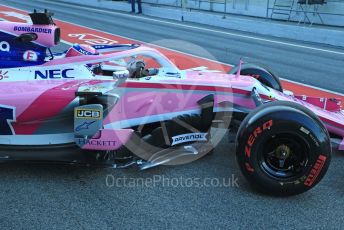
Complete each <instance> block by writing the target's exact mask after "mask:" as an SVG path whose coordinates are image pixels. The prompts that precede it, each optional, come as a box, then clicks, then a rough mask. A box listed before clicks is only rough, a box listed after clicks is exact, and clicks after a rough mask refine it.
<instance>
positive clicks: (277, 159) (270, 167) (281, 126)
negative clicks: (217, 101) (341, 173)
mask: <svg viewBox="0 0 344 230" xmlns="http://www.w3.org/2000/svg"><path fill="white" fill-rule="evenodd" d="M236 140H237V146H236V147H237V148H236V156H237V161H238V164H239V167H240V169H241V171H242V173H243V175H244V176H245V177H246V179H247V180H248V181H249V183H250V184H251V185H252V186H253V187H255V188H256V189H258V190H260V191H261V192H264V193H267V194H271V195H277V196H289V195H296V194H299V193H303V192H305V191H307V190H309V189H311V188H312V187H314V186H315V185H316V184H317V183H319V181H320V180H321V179H322V178H323V176H324V175H325V173H326V171H327V169H328V167H329V164H330V161H331V151H332V149H331V142H330V136H329V134H328V131H327V129H326V128H325V126H324V124H323V123H322V122H321V120H320V119H319V118H318V117H317V116H316V115H315V114H314V113H313V112H312V111H310V110H308V109H307V108H305V107H303V106H301V105H299V104H297V103H294V102H285V101H275V102H269V103H266V104H264V105H262V106H260V107H258V108H256V109H255V110H253V111H252V112H251V113H250V114H249V115H248V116H247V117H246V118H245V119H244V120H243V122H242V123H241V126H240V128H239V131H238V134H237V138H236Z"/></svg>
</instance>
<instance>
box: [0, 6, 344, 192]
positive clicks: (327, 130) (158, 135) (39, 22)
mask: <svg viewBox="0 0 344 230" xmlns="http://www.w3.org/2000/svg"><path fill="white" fill-rule="evenodd" d="M30 17H31V20H32V24H28V23H11V22H4V21H3V22H0V28H1V32H0V60H1V62H0V92H1V96H0V160H1V161H2V162H7V161H40V162H42V161H43V162H44V161H56V162H64V163H68V164H82V165H91V166H104V167H112V168H123V167H128V166H132V165H136V166H138V167H139V168H141V169H147V168H151V167H154V166H157V165H161V164H166V165H177V164H183V163H187V162H191V161H193V160H196V159H198V158H200V157H202V156H204V155H205V154H207V153H209V152H211V150H212V149H213V148H214V146H215V145H216V142H217V141H218V140H220V139H221V137H222V135H219V133H220V134H221V133H223V132H222V131H223V130H227V129H232V130H233V129H235V128H236V127H238V130H237V139H236V149H237V150H236V156H237V161H238V164H239V166H240V169H241V171H242V173H243V174H244V176H245V177H246V178H247V180H248V181H249V182H250V184H251V185H253V186H254V187H256V188H257V189H259V190H261V191H263V192H266V193H269V194H274V195H293V194H298V193H302V192H305V191H306V190H308V189H310V188H312V187H314V186H315V185H316V184H317V183H318V182H319V181H320V180H321V179H322V178H323V176H324V175H325V173H326V171H327V169H328V166H329V163H330V159H331V152H332V147H333V148H338V149H339V150H344V112H343V110H341V107H340V101H339V100H337V99H326V98H314V97H307V96H295V95H293V94H292V93H291V92H286V91H283V88H282V86H281V83H280V81H279V79H278V77H277V76H276V75H275V74H274V73H273V72H271V71H270V70H269V69H267V68H265V67H262V66H259V65H253V64H243V63H240V65H239V66H238V67H235V68H233V69H232V70H231V72H230V73H213V72H201V71H188V70H186V71H185V70H184V71H182V70H179V69H178V68H177V67H176V66H175V65H174V64H173V63H172V62H171V61H170V60H169V59H168V58H166V57H165V56H164V55H163V54H161V53H160V52H159V51H157V50H156V49H153V48H150V47H145V46H142V45H136V44H122V45H112V46H107V45H96V46H87V45H78V44H76V45H74V46H72V47H70V48H69V49H68V50H67V51H65V52H63V53H52V52H51V50H50V48H51V47H54V46H56V45H57V44H58V43H59V41H60V33H61V32H60V28H58V27H57V26H56V25H55V23H54V21H53V19H52V14H51V13H49V12H47V11H45V12H43V13H39V12H36V11H35V12H34V13H31V14H30ZM148 67H150V68H148ZM221 130H222V131H221ZM335 145H336V146H335Z"/></svg>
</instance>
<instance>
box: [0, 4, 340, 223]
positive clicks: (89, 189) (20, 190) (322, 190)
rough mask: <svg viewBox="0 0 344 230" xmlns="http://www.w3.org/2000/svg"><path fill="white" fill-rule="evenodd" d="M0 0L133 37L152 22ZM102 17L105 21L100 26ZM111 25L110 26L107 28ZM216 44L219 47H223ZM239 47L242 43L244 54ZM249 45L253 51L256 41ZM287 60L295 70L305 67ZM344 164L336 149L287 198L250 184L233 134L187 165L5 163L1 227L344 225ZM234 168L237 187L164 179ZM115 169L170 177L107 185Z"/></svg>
mask: <svg viewBox="0 0 344 230" xmlns="http://www.w3.org/2000/svg"><path fill="white" fill-rule="evenodd" d="M18 2H19V1H18ZM0 3H7V4H8V5H12V6H16V7H18V8H22V9H24V10H32V8H48V9H50V10H53V11H54V12H56V16H57V17H58V18H61V19H64V20H67V21H71V22H76V23H84V25H88V26H90V27H92V28H100V29H106V30H109V31H112V32H115V33H119V32H120V31H121V30H124V31H127V33H128V34H126V35H127V36H130V37H134V38H135V36H138V35H137V34H140V33H141V32H140V31H142V30H143V31H144V30H146V29H147V30H149V29H150V28H149V26H147V25H145V28H143V27H142V28H138V29H137V30H135V31H130V30H129V29H126V28H123V27H122V26H120V25H119V24H117V22H116V21H117V20H121V19H116V20H114V21H108V22H106V21H107V20H106V17H107V16H106V15H101V16H98V18H97V19H96V18H94V19H91V18H92V17H94V16H95V15H93V16H92V13H87V15H85V16H83V15H84V14H85V12H82V13H81V12H78V11H76V10H74V9H72V10H68V9H61V7H56V6H54V5H52V4H47V5H42V4H38V3H36V2H34V1H32V2H25V5H24V4H23V3H16V4H14V3H12V1H11V2H7V1H0ZM28 5H30V6H28ZM89 14H90V19H89V18H88V16H89ZM122 20H123V19H122ZM101 23H105V24H104V25H103V26H101ZM112 23H114V24H112ZM129 23H132V25H129ZM134 23H136V22H135V21H132V22H127V25H128V26H130V27H132V26H133V24H134ZM107 26H109V27H110V28H112V29H107ZM165 30H168V28H165ZM179 32H180V33H181V32H182V31H178V33H179ZM146 33H148V32H147V31H146ZM151 36H154V37H151ZM158 36H165V35H162V34H161V33H160V32H159V30H156V31H155V33H154V34H153V35H149V34H148V35H147V39H148V40H149V39H151V40H156V37H158ZM141 40H143V39H141ZM242 44H244V42H242ZM212 46H213V47H214V48H212V49H214V50H221V47H217V48H216V47H215V45H212ZM257 46H259V44H257ZM268 48H269V47H268ZM257 49H258V48H257ZM239 51H240V49H239V48H238V55H239ZM243 51H244V52H250V49H245V50H243ZM285 52H286V53H290V54H289V57H292V56H293V55H295V58H297V59H298V55H299V54H297V53H296V52H295V51H293V49H291V50H289V49H287V48H286V49H285ZM214 55H216V54H214ZM268 55H269V56H270V55H272V56H274V57H275V58H278V60H281V57H279V56H283V55H277V54H276V55H274V54H273V53H268ZM326 56H327V55H325V56H323V57H322V59H323V60H326V62H327V63H331V61H332V60H331V58H332V57H326ZM270 58H272V59H273V57H270ZM289 59H290V58H287V57H285V59H284V58H282V63H284V64H285V65H287V64H286V63H288V62H289V61H290V60H289ZM311 60H316V59H311ZM301 61H302V62H303V61H305V62H304V64H302V63H298V65H301V66H302V65H307V63H308V62H307V60H302V59H301V58H300V62H301ZM295 62H296V61H295ZM339 67H340V66H338V68H339ZM289 68H290V71H291V72H292V73H293V74H299V73H298V72H297V71H296V70H295V72H294V70H293V68H291V67H289ZM305 69H307V68H305ZM305 71H306V70H305ZM329 83H330V82H329ZM328 85H329V84H328ZM329 88H330V87H329ZM342 154H343V153H342ZM343 165H344V156H343V155H341V154H339V153H335V154H333V159H332V163H331V167H330V169H329V171H328V173H327V175H326V177H325V178H324V179H323V181H322V182H321V183H320V184H319V185H318V186H317V187H316V188H314V189H313V190H311V191H309V192H307V193H305V194H301V195H299V196H294V197H288V198H276V197H269V196H265V195H261V194H257V193H256V192H254V191H253V190H251V189H250V188H249V186H248V184H247V182H246V181H245V179H244V178H243V177H242V176H241V174H240V172H239V169H238V166H237V164H236V161H235V156H234V145H233V144H230V143H229V141H228V138H227V137H225V138H224V139H223V140H222V141H221V143H220V144H219V145H218V146H217V148H216V149H215V152H214V154H213V155H210V156H206V157H205V158H203V159H200V160H199V161H196V162H193V163H191V164H188V165H182V166H175V167H167V166H163V167H159V168H155V169H152V170H148V171H138V170H136V169H135V168H132V169H127V170H111V169H88V168H80V167H70V166H56V165H38V166H37V165H22V164H20V165H18V164H15V165H12V164H11V165H0V178H1V179H0V194H1V199H0V208H1V209H0V210H1V211H0V228H1V229H27V228H34V229H46V228H52V229H65V228H68V229H71V228H77V229H95V228H97V229H98V228H99V229H110V228H120V229H121V228H123V229H133V228H139V229H143V228H152V229H153V228H174V229H176V228H178V229H195V228H201V229H224V228H226V229H237V228H239V229H247V228H250V229H252V228H253V229H255V228H257V229H268V228H272V229H295V228H302V229H311V228H322V229H325V228H326V229H340V228H343V225H344V224H343V223H344V211H343V207H344V199H343V195H344V190H343V189H344V179H343V178H344V171H343V170H342V169H343ZM232 175H234V177H237V178H238V185H239V187H236V186H234V187H223V186H222V187H221V186H219V187H216V186H213V187H205V186H203V187H197V186H195V184H193V185H194V186H193V187H187V186H185V184H184V187H182V185H180V184H179V186H176V187H175V186H174V185H171V183H168V182H166V181H168V180H170V181H171V180H175V179H174V178H177V179H178V178H180V177H182V178H183V179H184V181H185V180H186V179H187V178H192V179H193V180H195V179H197V178H200V180H203V179H205V178H218V179H220V180H221V179H222V178H231V177H232ZM112 176H113V177H114V178H124V177H126V178H128V179H130V178H134V179H138V180H141V179H142V178H143V180H145V181H146V182H147V183H149V181H150V180H153V179H154V177H155V178H157V176H160V177H164V180H165V183H164V184H163V183H162V182H159V183H156V184H155V185H153V186H140V183H139V185H138V186H136V187H131V186H130V185H128V186H126V187H124V186H123V183H122V182H121V181H120V182H119V186H113V187H111V186H110V187H108V186H106V178H108V179H109V178H110V179H111V178H112ZM122 181H123V180H122ZM110 182H111V180H110ZM148 185H150V184H148Z"/></svg>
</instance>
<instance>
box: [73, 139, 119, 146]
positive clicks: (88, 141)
mask: <svg viewBox="0 0 344 230" xmlns="http://www.w3.org/2000/svg"><path fill="white" fill-rule="evenodd" d="M76 142H77V144H78V145H81V146H83V145H92V146H103V147H104V146H113V147H114V146H116V141H107V140H97V139H84V138H77V139H76Z"/></svg>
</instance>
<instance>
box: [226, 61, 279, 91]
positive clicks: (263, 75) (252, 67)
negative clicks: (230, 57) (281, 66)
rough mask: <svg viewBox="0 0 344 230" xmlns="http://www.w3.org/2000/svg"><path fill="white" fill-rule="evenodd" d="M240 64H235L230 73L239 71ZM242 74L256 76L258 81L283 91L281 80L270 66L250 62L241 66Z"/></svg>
mask: <svg viewBox="0 0 344 230" xmlns="http://www.w3.org/2000/svg"><path fill="white" fill-rule="evenodd" d="M238 68H239V67H238V66H235V67H234V68H233V69H231V70H230V71H229V72H228V73H229V74H235V73H236V72H237V71H238ZM240 74H241V75H247V76H251V77H254V78H256V79H257V80H258V81H260V82H261V83H262V84H264V85H266V86H268V87H270V88H273V89H275V90H277V91H280V92H283V87H282V84H281V82H280V80H279V77H278V76H277V74H276V73H274V72H273V71H271V70H270V68H268V67H266V66H263V65H261V64H260V65H257V64H250V63H245V64H242V66H241V71H240Z"/></svg>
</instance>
